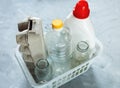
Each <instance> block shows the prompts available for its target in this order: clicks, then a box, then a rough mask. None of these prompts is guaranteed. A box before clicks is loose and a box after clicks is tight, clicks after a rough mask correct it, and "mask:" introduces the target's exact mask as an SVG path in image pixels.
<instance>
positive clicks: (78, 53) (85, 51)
mask: <svg viewBox="0 0 120 88" xmlns="http://www.w3.org/2000/svg"><path fill="white" fill-rule="evenodd" d="M90 58H91V49H90V48H89V45H88V43H87V42H85V41H81V42H79V43H78V44H77V47H76V49H75V50H74V53H73V59H72V68H74V67H76V66H78V65H80V64H81V63H84V62H85V61H87V60H89V59H90Z"/></svg>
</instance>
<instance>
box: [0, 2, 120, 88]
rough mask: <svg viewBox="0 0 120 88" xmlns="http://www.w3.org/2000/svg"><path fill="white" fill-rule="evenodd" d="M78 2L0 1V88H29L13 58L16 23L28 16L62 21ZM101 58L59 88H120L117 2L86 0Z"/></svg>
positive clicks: (118, 8) (119, 29)
mask: <svg viewBox="0 0 120 88" xmlns="http://www.w3.org/2000/svg"><path fill="white" fill-rule="evenodd" d="M77 1H78V0H0V88H31V86H30V85H29V84H28V82H27V80H26V79H25V78H24V75H23V73H22V71H21V69H20V67H19V65H18V63H17V61H16V60H15V58H14V48H15V47H16V41H15V35H16V33H17V23H18V22H20V21H22V19H24V18H25V17H27V16H36V17H40V18H42V19H43V23H44V26H45V25H48V24H50V22H51V20H52V19H54V18H61V19H63V20H64V19H65V18H66V16H67V15H68V14H69V13H70V12H71V11H72V8H73V6H74V5H75V3H76V2H77ZM88 1H89V4H90V8H91V20H92V22H93V25H94V28H95V31H96V36H97V37H98V39H100V40H101V41H102V43H103V45H104V51H103V54H102V55H101V56H99V57H98V58H96V61H95V62H94V64H93V65H92V67H91V68H90V69H89V70H88V71H87V72H86V73H85V74H83V75H81V76H79V77H78V78H76V79H74V80H73V81H70V82H69V83H67V84H65V85H63V86H62V87H60V88H120V0H88Z"/></svg>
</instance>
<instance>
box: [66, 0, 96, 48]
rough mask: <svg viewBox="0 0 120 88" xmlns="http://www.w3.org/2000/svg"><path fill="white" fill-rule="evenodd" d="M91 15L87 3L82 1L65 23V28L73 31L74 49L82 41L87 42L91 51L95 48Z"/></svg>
mask: <svg viewBox="0 0 120 88" xmlns="http://www.w3.org/2000/svg"><path fill="white" fill-rule="evenodd" d="M89 14H90V10H89V6H88V3H87V1H85V0H81V1H79V2H78V3H77V4H76V6H75V8H74V10H73V12H72V13H70V15H69V16H68V17H67V18H66V20H65V22H64V24H65V27H67V28H69V29H70V31H71V35H72V45H73V49H75V47H76V46H77V44H78V42H80V41H86V42H87V43H88V45H89V48H91V49H93V48H94V47H95V38H96V36H95V34H94V28H93V26H92V22H91V21H90V17H89Z"/></svg>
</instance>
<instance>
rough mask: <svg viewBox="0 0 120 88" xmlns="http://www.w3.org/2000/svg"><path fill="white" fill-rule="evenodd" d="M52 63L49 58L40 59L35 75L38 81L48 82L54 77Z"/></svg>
mask: <svg viewBox="0 0 120 88" xmlns="http://www.w3.org/2000/svg"><path fill="white" fill-rule="evenodd" d="M51 64H52V63H50V61H49V62H48V60H47V59H39V61H38V62H37V63H36V66H35V75H36V78H37V80H38V83H40V84H42V83H46V82H47V81H49V80H51V79H52V72H53V71H52V70H53V69H52V66H51Z"/></svg>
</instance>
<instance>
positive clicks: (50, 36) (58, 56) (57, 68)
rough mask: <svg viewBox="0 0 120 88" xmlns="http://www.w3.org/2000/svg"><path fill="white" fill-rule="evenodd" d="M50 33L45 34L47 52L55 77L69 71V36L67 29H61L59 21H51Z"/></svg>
mask: <svg viewBox="0 0 120 88" xmlns="http://www.w3.org/2000/svg"><path fill="white" fill-rule="evenodd" d="M52 29H53V30H52V31H51V32H49V33H47V34H46V37H47V46H48V52H49V55H50V56H51V58H52V60H53V62H54V66H53V67H54V73H55V74H54V75H55V77H56V76H58V75H60V74H62V73H64V72H66V71H68V70H69V69H70V65H71V64H70V62H71V61H70V60H71V57H72V56H71V55H72V54H71V47H70V45H71V35H70V31H69V29H68V28H64V27H63V22H62V20H60V19H55V20H53V21H52Z"/></svg>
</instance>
